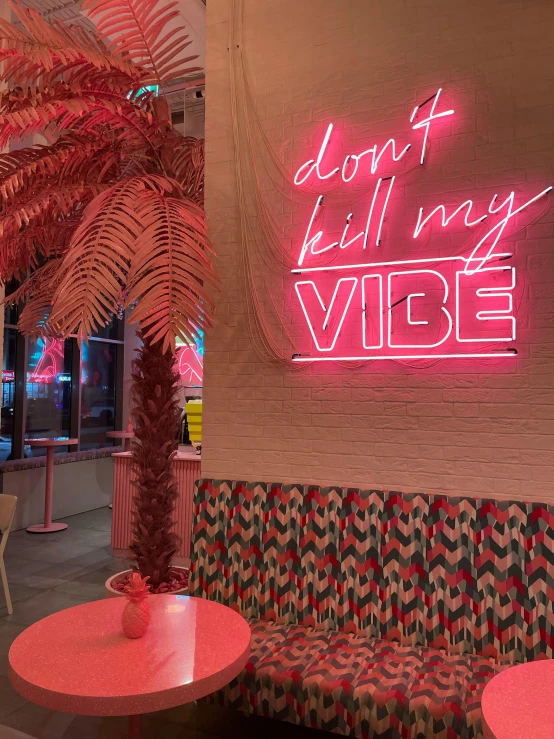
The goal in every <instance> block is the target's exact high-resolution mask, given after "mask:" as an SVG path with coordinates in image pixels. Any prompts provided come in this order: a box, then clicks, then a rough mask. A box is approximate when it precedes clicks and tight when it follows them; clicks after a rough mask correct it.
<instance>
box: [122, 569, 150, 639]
mask: <svg viewBox="0 0 554 739" xmlns="http://www.w3.org/2000/svg"><path fill="white" fill-rule="evenodd" d="M147 580H148V578H147V577H145V578H142V577H141V576H140V575H139V573H138V572H133V574H132V575H131V580H130V581H129V584H128V585H127V587H126V588H125V593H126V596H125V597H126V598H127V599H128V601H129V602H128V603H127V604H126V605H125V608H124V609H123V614H122V616H121V626H122V627H123V633H124V634H125V636H127V637H129V639H139V638H140V637H141V636H144V635H145V634H146V629H147V628H148V624H149V623H150V609H149V608H148V603H147V601H146V598H148V593H149V589H148V585H147V584H146V581H147Z"/></svg>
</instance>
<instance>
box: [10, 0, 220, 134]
mask: <svg viewBox="0 0 554 739" xmlns="http://www.w3.org/2000/svg"><path fill="white" fill-rule="evenodd" d="M22 2H23V4H24V5H26V6H27V7H31V8H35V9H36V10H38V12H39V13H40V14H41V16H43V18H46V19H47V20H49V21H54V20H60V21H62V22H64V23H66V24H68V25H79V26H82V27H84V28H90V29H92V28H94V26H93V24H92V23H91V21H90V20H89V19H88V18H87V17H86V16H85V14H84V13H82V12H81V10H80V6H81V2H80V0H78V1H77V2H74V0H22ZM178 9H179V12H180V15H181V18H180V19H176V20H175V23H176V24H177V23H178V24H179V25H184V26H185V28H186V32H187V33H188V34H189V37H190V41H191V42H192V43H191V44H190V46H189V47H187V49H185V50H184V51H183V52H182V56H183V57H185V56H192V55H195V54H196V55H198V59H196V60H195V61H194V62H191V63H190V64H191V65H194V66H198V67H202V69H203V68H204V66H205V59H206V53H205V50H206V5H205V0H178ZM180 82H181V81H180V80H177V81H176V82H175V83H172V85H171V88H176V91H175V92H171V93H170V94H169V101H170V104H171V109H172V111H173V113H174V114H175V113H176V114H178V115H179V114H180V116H181V118H182V111H183V110H184V111H185V119H186V118H187V117H188V116H193V117H194V119H196V120H195V121H192V123H194V126H193V129H194V132H193V133H191V135H196V136H197V135H198V130H199V129H198V126H199V124H200V123H201V124H202V129H203V122H204V98H203V97H197V90H199V89H200V88H202V89H203V87H204V84H203V83H204V75H203V73H199V72H196V73H193V74H191V75H190V77H188V78H187V79H186V80H185V79H183V80H182V83H187V85H192V87H190V86H189V87H188V89H187V90H186V91H185V90H183V89H182V88H183V84H180ZM195 84H196V85H197V86H196V87H194V85H195ZM187 128H188V126H187Z"/></svg>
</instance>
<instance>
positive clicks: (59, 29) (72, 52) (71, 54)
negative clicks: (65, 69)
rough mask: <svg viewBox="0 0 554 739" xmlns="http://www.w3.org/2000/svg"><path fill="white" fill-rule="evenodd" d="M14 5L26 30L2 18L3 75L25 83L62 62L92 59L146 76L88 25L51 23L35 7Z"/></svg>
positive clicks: (99, 64) (0, 52)
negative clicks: (110, 50)
mask: <svg viewBox="0 0 554 739" xmlns="http://www.w3.org/2000/svg"><path fill="white" fill-rule="evenodd" d="M12 7H13V9H14V12H15V13H16V15H17V17H18V18H19V20H20V22H21V23H22V25H23V26H24V28H25V30H23V29H21V28H18V27H17V26H14V25H13V24H12V23H9V22H8V21H5V20H0V59H1V60H5V61H7V62H8V63H7V64H5V65H4V69H3V72H2V76H1V78H2V79H4V80H6V81H7V80H10V79H11V80H14V81H15V82H16V83H20V84H25V83H26V82H28V81H29V80H30V79H31V78H33V77H36V74H37V72H39V71H42V72H46V73H48V72H51V71H52V70H53V69H54V68H55V67H56V65H58V64H60V63H61V64H62V65H65V64H76V63H88V64H91V65H93V66H94V67H96V68H97V69H104V70H109V69H114V70H117V71H119V72H121V73H123V74H125V75H126V76H128V77H129V78H130V79H134V80H137V81H138V80H140V79H141V78H142V76H143V71H142V70H141V69H140V67H138V66H137V65H136V64H133V63H132V62H130V61H128V60H123V59H121V58H119V57H117V56H114V55H112V54H109V52H107V50H106V49H105V47H104V46H103V44H102V43H101V41H100V39H98V38H96V37H95V36H94V34H92V33H90V32H88V31H85V29H82V28H79V29H76V28H69V27H68V26H66V25H65V24H63V23H62V22H57V23H56V24H49V23H47V22H46V21H45V20H44V19H43V18H42V17H41V16H40V15H39V13H38V12H37V11H36V10H34V9H33V8H26V7H25V6H23V5H18V4H17V3H13V4H12ZM10 60H11V61H10Z"/></svg>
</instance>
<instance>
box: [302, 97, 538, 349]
mask: <svg viewBox="0 0 554 739" xmlns="http://www.w3.org/2000/svg"><path fill="white" fill-rule="evenodd" d="M442 93H443V90H442V89H439V90H438V91H437V92H436V93H434V95H432V96H431V97H430V98H428V99H427V100H425V101H424V102H423V103H422V104H421V105H418V106H416V107H415V108H414V109H413V111H412V113H411V116H410V118H409V123H410V131H411V132H412V134H411V135H413V136H415V137H416V139H414V141H413V142H408V143H405V142H402V143H399V142H397V141H396V140H395V139H393V138H389V139H388V140H387V141H386V142H385V143H384V144H379V143H374V144H372V145H371V146H370V147H368V148H365V149H363V150H361V151H357V152H353V151H349V152H348V151H347V152H346V153H345V155H344V156H343V154H342V153H340V154H337V141H338V137H337V132H336V130H335V127H334V126H333V124H329V125H328V126H327V128H326V130H325V134H324V136H323V140H322V143H321V146H320V147H319V149H318V151H317V154H316V155H315V157H314V158H312V159H309V160H308V161H306V162H304V163H303V164H302V165H301V166H300V167H299V168H298V170H297V172H296V175H295V177H294V182H295V184H296V185H297V186H299V187H310V186H314V185H315V186H316V187H317V190H316V193H317V192H318V191H319V194H316V195H315V204H314V207H313V210H312V211H311V214H310V217H309V220H308V224H307V228H306V230H305V231H304V235H303V239H302V240H301V244H300V248H299V252H298V261H297V267H296V268H295V269H293V270H292V273H293V275H295V276H296V281H295V284H294V294H295V300H296V304H297V305H298V307H299V313H300V315H302V322H303V325H305V327H306V329H307V335H306V351H305V352H302V353H300V354H296V355H294V356H293V360H294V361H296V362H312V361H332V360H340V361H362V360H380V359H403V360H404V359H429V358H439V359H442V358H448V357H467V358H482V357H505V356H514V355H515V354H517V349H516V348H515V347H514V345H513V342H514V341H515V339H516V316H515V314H514V308H515V305H516V304H517V301H516V299H515V297H514V295H515V291H516V269H515V267H514V266H512V265H510V264H507V260H509V259H511V258H512V257H513V256H514V255H513V253H512V252H511V251H508V250H505V251H500V250H499V249H498V243H499V241H500V239H501V238H503V237H506V236H507V235H509V234H510V230H509V229H510V228H511V229H512V231H513V228H514V227H520V225H521V224H520V218H521V214H522V213H524V212H525V211H526V210H527V209H530V208H531V206H532V205H533V204H534V203H536V202H537V201H538V200H539V199H540V198H543V197H544V196H546V195H547V194H548V193H549V192H550V191H551V190H552V187H547V188H543V189H541V190H540V191H538V192H535V193H534V194H532V195H531V197H529V196H528V197H526V198H522V197H521V196H519V195H516V192H515V191H512V192H510V193H508V194H505V195H499V194H495V195H493V196H492V197H490V196H489V197H490V202H489V204H488V207H487V205H486V204H485V205H484V206H483V204H482V203H480V202H479V201H476V200H474V199H468V198H466V199H465V200H463V201H462V202H460V200H462V198H460V200H459V201H458V203H457V204H453V205H447V204H445V203H440V204H437V205H435V204H433V205H432V206H431V207H420V208H419V210H418V213H417V217H416V219H415V224H414V225H413V226H411V227H410V228H409V231H410V232H411V236H412V238H413V240H411V239H410V237H409V235H408V240H406V238H405V237H404V239H403V242H404V244H405V246H408V244H409V242H411V245H410V246H409V250H410V253H409V254H407V255H406V257H407V258H404V259H398V258H394V257H395V256H396V254H394V253H391V248H392V247H391V245H390V239H388V237H387V234H388V233H389V232H390V228H391V215H393V214H394V213H398V212H401V213H402V214H403V213H404V209H403V208H401V206H399V197H400V195H401V194H402V192H403V188H405V187H407V186H409V183H408V184H405V183H404V182H403V181H402V173H401V172H400V173H399V172H398V166H400V163H402V166H403V167H406V166H407V165H409V163H410V158H412V159H413V155H414V154H415V156H416V157H417V160H416V161H415V166H416V167H417V166H418V165H424V164H425V166H428V162H429V150H430V146H431V143H432V138H433V130H434V127H435V126H436V125H438V124H441V123H442V124H444V125H447V124H448V123H449V122H451V121H452V120H453V118H452V117H453V116H454V110H453V109H452V108H449V107H448V106H446V105H444V103H443V98H441V95H442ZM413 164H414V162H412V165H413ZM394 168H397V171H396V172H395V173H394V174H393V173H391V171H390V170H391V169H392V170H393V172H394ZM412 169H413V167H412ZM327 183H329V184H327ZM350 183H355V186H356V188H357V189H356V191H355V197H354V198H353V205H351V206H350V207H349V208H348V209H344V210H343V215H341V214H340V212H339V211H338V210H337V208H336V207H335V208H334V210H333V209H331V206H330V205H329V202H328V200H329V198H328V196H327V195H326V194H325V193H326V192H329V187H331V188H334V189H335V190H336V188H337V186H341V185H342V187H344V186H345V185H350ZM341 194H344V193H341ZM341 202H344V199H343V200H342V201H341ZM435 202H436V201H435ZM340 207H342V208H343V207H344V206H342V205H341V206H340ZM393 208H394V210H393ZM485 208H486V212H483V211H484V209H485ZM330 216H331V218H329V217H330ZM333 219H334V220H333ZM337 219H339V222H340V221H341V220H342V224H341V225H340V226H337ZM447 228H448V231H446V229H447ZM452 229H454V232H456V231H457V232H458V233H459V232H462V233H463V235H464V243H463V244H462V247H463V248H461V249H453V252H454V255H453V256H445V255H444V248H442V247H441V246H440V243H439V248H440V252H439V253H438V254H437V255H436V256H434V257H433V256H429V248H428V247H427V248H426V253H425V255H423V254H422V255H418V254H417V253H413V252H414V248H415V249H416V250H418V249H421V248H422V247H423V246H424V245H425V244H426V243H427V241H428V239H429V237H431V238H434V239H435V241H436V239H437V237H440V234H441V233H443V232H444V233H445V235H446V234H448V236H447V237H446V238H448V239H451V238H452ZM432 243H435V242H432ZM445 243H446V244H447V245H448V244H449V243H450V242H449V241H446V242H445ZM393 246H396V241H395V243H394V245H393Z"/></svg>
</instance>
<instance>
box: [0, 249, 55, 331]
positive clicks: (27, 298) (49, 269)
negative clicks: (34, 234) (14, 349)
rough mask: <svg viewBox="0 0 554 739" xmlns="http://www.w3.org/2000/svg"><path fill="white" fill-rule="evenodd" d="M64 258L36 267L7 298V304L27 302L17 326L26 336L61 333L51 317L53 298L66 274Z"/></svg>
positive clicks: (5, 301) (5, 302) (5, 300)
mask: <svg viewBox="0 0 554 739" xmlns="http://www.w3.org/2000/svg"><path fill="white" fill-rule="evenodd" d="M62 261H63V260H62V259H61V258H57V259H52V260H50V261H48V262H46V264H44V265H43V266H42V267H39V268H38V269H36V270H35V271H34V272H33V273H32V274H31V275H30V276H29V277H28V278H27V279H26V280H25V281H24V282H23V284H22V285H21V286H20V287H19V288H18V289H17V290H16V291H15V292H13V293H11V294H10V295H9V296H8V297H7V298H4V304H8V305H15V304H18V303H25V306H24V308H23V310H22V311H21V314H20V316H19V320H18V322H17V326H18V328H19V330H20V331H21V332H22V333H23V334H24V335H25V336H32V337H34V338H36V337H38V336H52V337H58V336H60V334H59V331H58V330H57V327H56V326H54V325H52V324H51V322H50V320H49V317H50V311H51V309H52V298H53V296H54V292H55V290H56V288H57V286H58V284H59V282H60V280H61V277H62V270H61V266H62Z"/></svg>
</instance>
